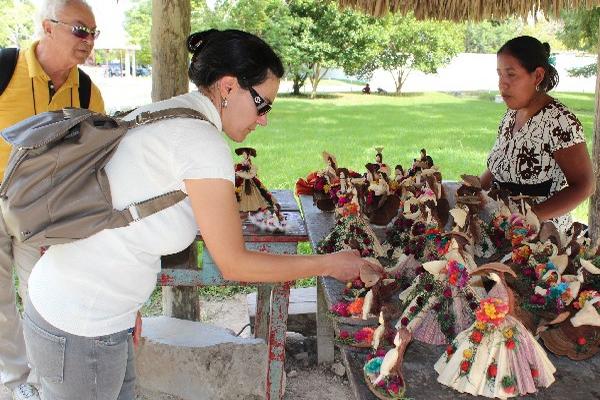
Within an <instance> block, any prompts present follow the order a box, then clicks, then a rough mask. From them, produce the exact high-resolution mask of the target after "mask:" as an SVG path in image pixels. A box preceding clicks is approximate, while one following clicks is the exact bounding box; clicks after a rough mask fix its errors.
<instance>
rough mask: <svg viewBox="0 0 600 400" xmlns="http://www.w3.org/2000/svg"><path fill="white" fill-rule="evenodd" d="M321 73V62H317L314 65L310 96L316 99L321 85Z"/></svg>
mask: <svg viewBox="0 0 600 400" xmlns="http://www.w3.org/2000/svg"><path fill="white" fill-rule="evenodd" d="M319 75H321V64H319V63H316V64H315V65H314V66H313V70H312V77H311V78H310V83H311V84H312V91H311V92H310V98H311V99H314V98H315V97H317V86H318V85H319V80H320V79H319Z"/></svg>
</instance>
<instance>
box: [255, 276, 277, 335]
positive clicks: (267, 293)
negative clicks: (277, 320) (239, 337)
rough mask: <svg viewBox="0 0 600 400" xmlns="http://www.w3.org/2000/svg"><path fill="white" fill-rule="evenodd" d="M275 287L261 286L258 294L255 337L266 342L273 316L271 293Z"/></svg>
mask: <svg viewBox="0 0 600 400" xmlns="http://www.w3.org/2000/svg"><path fill="white" fill-rule="evenodd" d="M272 289H273V285H259V286H258V288H257V294H256V317H255V319H254V337H257V338H260V339H263V340H264V341H265V342H266V341H267V339H268V336H269V319H270V318H269V317H270V315H271V310H270V303H271V291H272Z"/></svg>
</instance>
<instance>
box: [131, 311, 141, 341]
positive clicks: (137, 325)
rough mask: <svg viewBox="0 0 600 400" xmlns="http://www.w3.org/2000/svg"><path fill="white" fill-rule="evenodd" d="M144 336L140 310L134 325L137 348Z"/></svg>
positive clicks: (134, 339) (134, 338)
mask: <svg viewBox="0 0 600 400" xmlns="http://www.w3.org/2000/svg"><path fill="white" fill-rule="evenodd" d="M141 336H142V314H141V313H140V312H139V311H138V312H137V315H136V316H135V326H134V327H133V345H134V346H135V348H137V347H138V345H139V344H140V337H141Z"/></svg>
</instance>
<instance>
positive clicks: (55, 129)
mask: <svg viewBox="0 0 600 400" xmlns="http://www.w3.org/2000/svg"><path fill="white" fill-rule="evenodd" d="M169 118H194V119H200V120H205V121H208V119H207V118H206V117H205V116H204V115H203V114H201V113H200V112H198V111H195V110H191V109H187V108H174V109H167V110H161V111H156V112H143V113H141V114H139V115H137V117H136V118H135V119H134V120H132V121H125V120H122V119H119V118H111V117H108V116H106V115H103V114H98V113H94V112H91V111H89V110H86V109H78V108H69V109H64V110H62V111H51V112H45V113H42V114H38V115H35V116H33V117H30V118H28V119H26V120H24V121H21V122H19V123H17V124H16V125H13V126H11V127H9V128H7V129H5V130H4V131H3V132H2V137H4V139H5V140H6V141H7V142H8V143H10V144H11V145H12V146H13V148H12V151H11V154H10V158H9V161H8V166H7V167H6V171H5V173H4V180H3V181H2V184H1V185H0V207H1V210H2V216H3V217H4V221H5V223H6V226H7V229H8V231H9V233H10V234H11V235H12V236H14V237H15V238H16V239H17V240H18V241H20V242H24V243H28V244H30V245H32V246H46V245H53V244H59V243H67V242H72V241H75V240H78V239H83V238H86V237H89V236H91V235H93V234H95V233H97V232H100V231H101V230H103V229H107V228H119V227H123V226H127V225H129V224H130V223H131V222H133V221H137V220H139V219H141V218H144V217H147V216H149V215H152V214H154V213H156V212H158V211H161V210H163V209H165V208H167V207H170V206H172V205H174V204H176V203H178V202H180V201H181V200H183V199H184V198H185V197H186V194H185V193H183V192H182V191H180V190H177V191H173V192H169V193H165V194H163V195H161V196H158V197H155V198H152V199H149V200H146V201H142V202H139V203H135V204H131V205H130V206H129V207H127V208H126V209H124V210H115V209H114V207H113V205H112V197H111V193H110V186H109V183H108V178H107V176H106V172H105V171H104V166H105V165H106V163H107V162H108V161H109V160H110V158H111V157H112V155H113V154H114V152H115V150H116V149H117V146H118V145H119V143H120V141H121V139H122V138H123V136H124V135H125V133H126V132H127V131H128V130H129V129H132V128H134V127H137V126H140V125H144V124H149V123H152V122H155V121H159V120H163V119H169ZM208 122H210V121H208ZM211 124H212V123H211ZM167 134H168V132H165V135H167Z"/></svg>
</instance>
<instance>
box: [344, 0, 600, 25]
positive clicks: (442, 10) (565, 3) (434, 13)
mask: <svg viewBox="0 0 600 400" xmlns="http://www.w3.org/2000/svg"><path fill="white" fill-rule="evenodd" d="M338 3H339V4H340V5H341V6H342V7H352V8H355V9H358V10H362V11H364V12H365V13H367V14H370V15H374V16H376V17H380V16H384V15H386V14H387V13H388V12H392V13H397V12H399V13H402V14H406V13H407V12H410V11H414V13H415V17H416V18H418V19H428V18H431V19H440V20H453V21H464V20H474V21H479V20H482V19H488V18H494V19H503V18H506V17H509V16H520V17H524V18H527V16H528V15H529V14H530V13H533V15H535V14H536V13H537V12H538V11H542V12H543V13H544V15H547V16H550V15H558V14H559V13H560V10H561V9H563V8H567V9H573V8H579V7H585V8H592V7H599V6H600V0H338Z"/></svg>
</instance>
